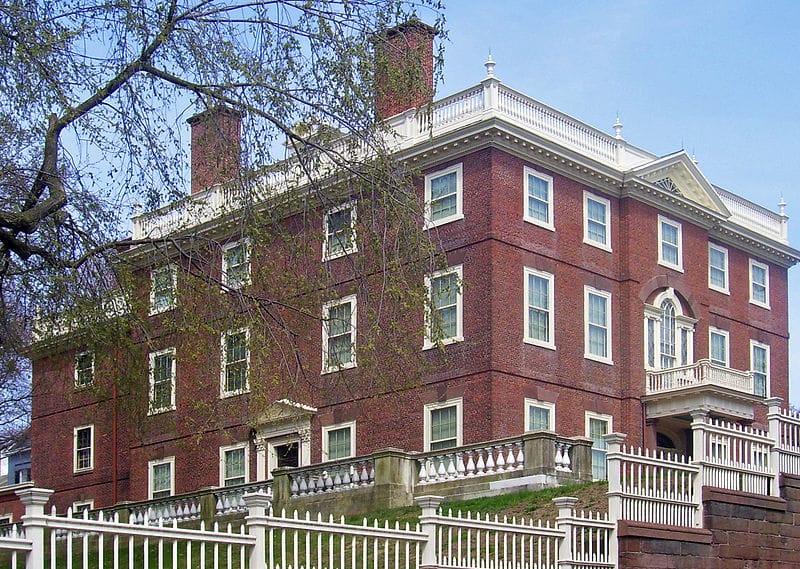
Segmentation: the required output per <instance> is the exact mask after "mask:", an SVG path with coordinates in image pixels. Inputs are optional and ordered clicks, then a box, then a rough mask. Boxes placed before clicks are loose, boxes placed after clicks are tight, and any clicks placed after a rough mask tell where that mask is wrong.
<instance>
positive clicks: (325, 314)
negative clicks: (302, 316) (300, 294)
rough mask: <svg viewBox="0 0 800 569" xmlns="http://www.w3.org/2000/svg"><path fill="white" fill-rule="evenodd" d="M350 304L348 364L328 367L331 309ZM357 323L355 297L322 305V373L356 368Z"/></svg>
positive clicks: (343, 298)
mask: <svg viewBox="0 0 800 569" xmlns="http://www.w3.org/2000/svg"><path fill="white" fill-rule="evenodd" d="M348 303H349V304H350V349H351V350H352V357H351V358H350V361H349V362H345V363H342V364H339V365H337V366H333V367H330V366H328V330H327V322H328V318H329V314H330V310H331V308H333V307H335V306H340V305H342V304H348ZM357 323H358V302H357V299H356V295H354V294H351V295H349V296H345V297H342V298H338V299H336V300H331V301H330V302H326V303H325V304H323V305H322V373H332V372H336V371H340V370H343V369H349V368H354V367H356V366H357V362H356V345H357V342H356V339H357V331H358V327H357Z"/></svg>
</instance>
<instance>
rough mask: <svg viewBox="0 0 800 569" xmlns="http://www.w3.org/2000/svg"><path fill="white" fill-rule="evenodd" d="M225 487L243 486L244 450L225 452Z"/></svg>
mask: <svg viewBox="0 0 800 569" xmlns="http://www.w3.org/2000/svg"><path fill="white" fill-rule="evenodd" d="M224 456H225V486H233V485H234V484H244V481H245V473H244V469H245V461H244V448H237V449H231V450H226V451H225V455H224Z"/></svg>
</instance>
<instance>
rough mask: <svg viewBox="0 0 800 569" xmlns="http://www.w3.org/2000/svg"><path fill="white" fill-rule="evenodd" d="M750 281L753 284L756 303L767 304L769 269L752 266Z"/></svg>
mask: <svg viewBox="0 0 800 569" xmlns="http://www.w3.org/2000/svg"><path fill="white" fill-rule="evenodd" d="M750 279H751V280H752V283H753V290H752V296H753V300H755V301H756V302H761V303H764V304H766V303H767V269H766V268H764V267H761V266H758V265H751V266H750Z"/></svg>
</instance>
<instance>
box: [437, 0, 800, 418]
mask: <svg viewBox="0 0 800 569" xmlns="http://www.w3.org/2000/svg"><path fill="white" fill-rule="evenodd" d="M445 15H446V18H447V25H446V27H447V29H448V31H449V38H448V40H447V41H446V43H445V49H446V52H445V66H444V81H443V83H442V84H440V85H439V86H438V91H437V97H442V96H446V95H449V94H452V93H455V92H457V91H459V90H461V89H463V88H466V87H468V86H470V85H474V84H477V83H478V82H479V81H480V80H481V79H482V78H483V77H484V76H485V68H484V67H483V63H484V62H485V61H486V57H487V55H488V53H489V51H490V50H491V53H492V57H493V58H494V60H495V61H496V62H497V66H496V68H495V75H496V76H497V77H499V78H500V79H501V80H502V81H503V83H505V84H506V85H509V86H510V87H513V88H515V89H518V90H519V91H522V92H523V93H526V94H527V95H529V96H531V97H533V98H535V99H537V100H539V101H542V102H543V103H546V104H548V105H550V106H553V107H555V108H557V109H559V110H560V111H562V112H564V113H567V114H568V115H571V116H574V117H576V118H578V119H580V120H583V121H584V122H587V123H589V124H591V125H592V126H594V127H596V128H599V129H601V130H604V131H606V132H609V133H612V132H613V130H612V128H611V125H612V124H613V123H614V120H615V118H616V116H617V114H619V117H620V119H621V121H622V123H623V125H624V130H623V136H624V137H625V139H626V140H628V141H629V142H630V143H631V144H634V145H636V146H639V147H642V148H644V149H646V150H649V151H651V152H654V153H656V154H659V155H664V154H668V153H670V152H673V151H676V150H679V149H681V148H684V149H685V150H686V151H687V152H689V153H690V154H694V155H695V156H696V158H697V160H698V162H699V167H700V169H701V170H702V172H703V173H704V174H705V176H706V177H707V178H708V179H709V181H710V182H712V183H714V184H716V185H719V186H721V187H723V188H726V189H728V190H730V191H732V192H734V193H737V194H739V195H741V196H743V197H745V198H747V199H749V200H751V201H754V202H756V203H758V204H761V205H763V206H766V207H769V208H770V209H773V210H776V209H777V204H778V202H779V200H780V198H781V196H783V198H784V200H785V201H786V203H787V204H788V205H787V209H786V212H787V213H788V215H789V217H790V220H789V240H790V242H791V244H792V245H793V246H795V247H800V192H798V191H797V183H798V182H797V180H798V177H797V175H796V173H795V171H794V167H795V166H796V165H797V163H798V162H800V97H798V90H799V89H800V34H799V33H798V31H797V22H799V21H800V2H787V1H784V2H744V1H736V0H729V1H716V2H703V1H697V2H680V1H671V2H654V1H653V2H648V1H632V0H617V1H614V2H610V1H608V2H601V1H575V2H571V1H562V2H520V1H516V2H514V1H510V0H494V1H492V2H486V1H480V2H477V1H476V2H472V1H457V2H456V1H454V2H450V3H448V6H447V10H446V13H445ZM423 18H424V15H423ZM789 275H790V280H789V287H790V293H789V296H790V328H791V334H792V338H791V341H790V385H791V387H790V389H791V396H790V399H791V401H792V402H796V403H797V402H800V268H798V267H795V268H794V269H792V270H790V272H789Z"/></svg>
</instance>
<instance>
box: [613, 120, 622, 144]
mask: <svg viewBox="0 0 800 569" xmlns="http://www.w3.org/2000/svg"><path fill="white" fill-rule="evenodd" d="M614 136H615V137H616V138H617V140H622V122H621V121H620V120H619V113H617V120H615V121H614Z"/></svg>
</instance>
